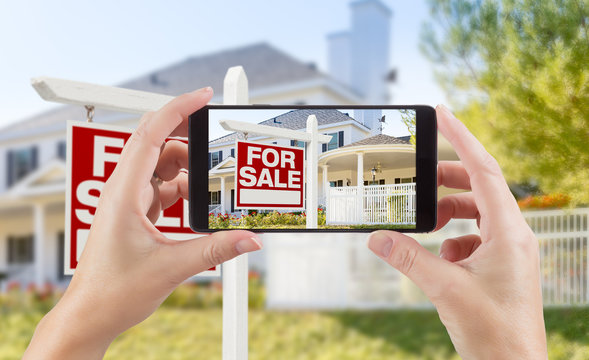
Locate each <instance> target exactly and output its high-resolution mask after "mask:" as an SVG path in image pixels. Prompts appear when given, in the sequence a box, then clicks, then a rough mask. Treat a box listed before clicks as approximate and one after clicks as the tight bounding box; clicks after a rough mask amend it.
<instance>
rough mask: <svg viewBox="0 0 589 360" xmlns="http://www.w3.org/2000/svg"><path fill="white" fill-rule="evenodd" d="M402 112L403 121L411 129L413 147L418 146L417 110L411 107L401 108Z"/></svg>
mask: <svg viewBox="0 0 589 360" xmlns="http://www.w3.org/2000/svg"><path fill="white" fill-rule="evenodd" d="M399 112H400V113H401V121H402V122H403V124H404V125H405V126H406V127H407V130H409V134H411V145H413V147H415V146H417V142H416V138H415V134H416V114H415V110H409V109H401V110H399Z"/></svg>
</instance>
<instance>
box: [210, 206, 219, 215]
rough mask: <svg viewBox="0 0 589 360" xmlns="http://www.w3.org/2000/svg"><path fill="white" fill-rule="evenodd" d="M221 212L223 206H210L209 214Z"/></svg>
mask: <svg viewBox="0 0 589 360" xmlns="http://www.w3.org/2000/svg"><path fill="white" fill-rule="evenodd" d="M220 212H221V204H209V214H215V215H216V214H218V213H220Z"/></svg>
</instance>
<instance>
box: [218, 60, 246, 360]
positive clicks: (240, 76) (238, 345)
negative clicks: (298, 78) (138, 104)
mask: <svg viewBox="0 0 589 360" xmlns="http://www.w3.org/2000/svg"><path fill="white" fill-rule="evenodd" d="M248 102H249V95H248V81H247V77H246V76H245V71H243V67H241V66H234V67H232V68H229V70H228V71H227V74H226V75H225V80H224V82H223V103H224V104H225V105H245V104H248ZM247 279H248V255H247V254H243V255H239V256H238V257H235V258H233V259H231V260H229V261H226V262H224V263H223V360H247V358H248V326H247V324H248V293H247V291H248V282H247Z"/></svg>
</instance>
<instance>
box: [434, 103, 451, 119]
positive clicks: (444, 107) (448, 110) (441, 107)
mask: <svg viewBox="0 0 589 360" xmlns="http://www.w3.org/2000/svg"><path fill="white" fill-rule="evenodd" d="M438 107H439V108H440V109H441V110H442V111H444V112H445V113H446V114H448V115H450V116H454V114H452V111H450V109H448V108H447V107H446V105H444V104H438Z"/></svg>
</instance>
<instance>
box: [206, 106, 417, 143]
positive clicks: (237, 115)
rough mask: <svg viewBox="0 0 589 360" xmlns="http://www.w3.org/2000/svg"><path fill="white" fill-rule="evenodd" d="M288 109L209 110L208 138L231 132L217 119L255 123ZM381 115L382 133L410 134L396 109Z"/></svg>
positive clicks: (395, 135) (347, 110) (344, 111)
mask: <svg viewBox="0 0 589 360" xmlns="http://www.w3.org/2000/svg"><path fill="white" fill-rule="evenodd" d="M338 110H339V111H341V112H342V113H349V114H351V115H350V116H352V117H354V110H353V109H350V108H345V109H338ZM289 111H290V110H285V109H281V110H274V109H272V110H268V109H263V110H262V109H256V110H251V111H241V110H240V111H235V110H219V109H216V110H211V111H210V112H209V120H210V125H209V139H211V140H213V139H216V138H219V137H221V136H224V135H227V134H229V133H231V131H227V130H224V129H223V128H222V127H221V125H219V120H238V121H246V122H251V123H254V124H257V123H259V122H262V121H264V120H268V119H271V118H273V117H275V116H279V115H282V114H284V113H287V112H289ZM382 115H386V118H385V123H384V124H383V129H382V132H383V134H386V135H390V136H394V137H400V136H407V135H410V133H409V130H408V129H407V127H406V126H405V125H404V124H403V123H402V122H401V114H400V113H399V111H398V110H383V112H382Z"/></svg>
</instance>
